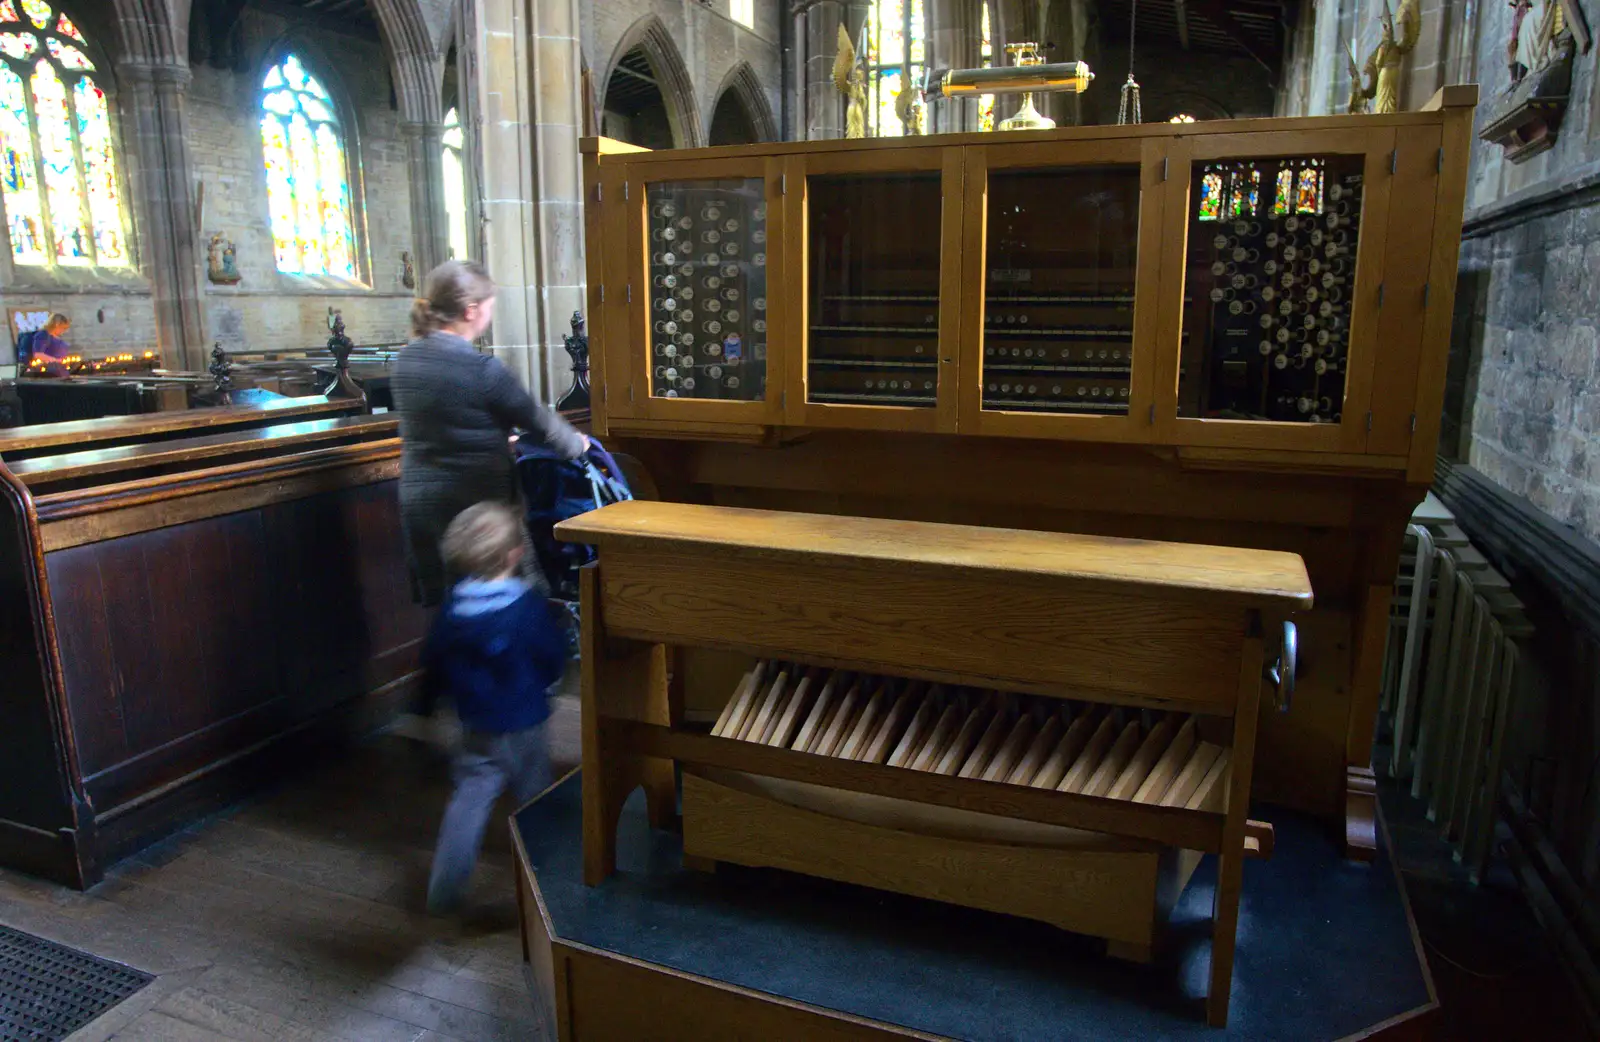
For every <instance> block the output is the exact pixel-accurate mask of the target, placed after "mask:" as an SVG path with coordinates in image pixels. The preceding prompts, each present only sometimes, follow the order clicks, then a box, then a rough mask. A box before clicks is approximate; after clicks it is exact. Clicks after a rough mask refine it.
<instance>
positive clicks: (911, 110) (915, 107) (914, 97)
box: [894, 77, 928, 137]
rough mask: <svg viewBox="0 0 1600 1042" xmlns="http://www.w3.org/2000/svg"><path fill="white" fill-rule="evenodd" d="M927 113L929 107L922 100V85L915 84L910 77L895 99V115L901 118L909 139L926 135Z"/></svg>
mask: <svg viewBox="0 0 1600 1042" xmlns="http://www.w3.org/2000/svg"><path fill="white" fill-rule="evenodd" d="M927 112H928V107H927V105H925V104H924V103H923V100H922V84H920V83H914V82H912V81H911V79H910V78H909V77H908V78H907V79H906V81H905V83H904V84H902V85H901V87H900V93H899V94H896V95H895V97H894V114H895V115H896V116H899V117H900V123H901V125H902V126H904V127H905V128H906V135H907V136H908V137H915V136H916V135H918V134H923V133H926V127H925V126H924V123H925V120H926V117H927Z"/></svg>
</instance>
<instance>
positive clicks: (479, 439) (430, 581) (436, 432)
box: [390, 332, 583, 605]
mask: <svg viewBox="0 0 1600 1042" xmlns="http://www.w3.org/2000/svg"><path fill="white" fill-rule="evenodd" d="M390 387H391V388H392V389H393V392H394V403H395V408H396V409H397V410H398V411H399V413H400V438H401V441H402V445H403V448H402V452H401V461H400V517H401V523H402V524H403V526H404V528H405V536H406V551H407V559H408V562H409V564H410V566H411V580H412V592H413V595H414V596H415V597H416V598H417V599H418V600H419V601H420V602H421V603H423V604H425V605H433V604H437V603H439V601H441V600H442V599H443V598H444V594H445V590H446V589H447V583H448V578H447V576H446V575H445V569H444V562H443V560H441V558H440V556H439V540H440V539H441V538H442V537H443V536H444V530H445V528H446V526H448V525H449V524H450V522H451V520H452V519H454V518H455V516H456V515H457V514H459V513H461V511H463V510H465V509H467V507H469V506H472V505H473V504H474V503H482V502H485V501H488V500H493V501H495V502H501V503H511V504H515V503H516V502H517V485H516V476H515V473H514V471H513V468H512V462H511V453H510V448H509V446H508V445H507V439H508V437H509V436H510V434H511V432H512V431H513V430H519V431H525V432H527V435H528V436H529V437H532V438H533V439H535V440H538V441H542V442H544V443H546V444H548V445H550V446H551V447H553V448H554V449H556V450H557V451H558V452H561V453H563V454H565V455H567V456H569V457H572V458H576V457H578V456H579V455H581V454H582V453H583V435H581V434H579V433H578V432H577V431H576V430H574V429H573V427H572V425H571V424H569V423H567V421H565V420H563V419H562V418H561V417H560V416H558V415H556V413H555V412H554V411H553V410H551V409H548V408H545V407H544V406H542V405H539V404H538V403H537V402H535V401H534V400H533V398H532V397H531V396H530V395H529V394H528V392H527V391H526V390H524V389H523V387H522V385H521V384H520V383H518V382H517V379H516V377H514V376H512V375H511V370H509V369H507V368H506V367H505V365H504V364H503V363H502V362H501V361H500V360H499V359H498V358H495V357H493V356H492V355H486V354H480V353H479V352H478V351H477V350H476V349H475V348H473V346H472V345H471V344H470V343H468V342H467V341H465V340H463V339H462V338H461V337H458V336H455V335H454V334H451V333H442V332H440V333H430V334H428V335H427V336H425V337H422V338H421V339H420V340H413V341H412V342H411V343H409V344H407V345H406V346H405V348H404V349H403V350H401V352H400V360H399V361H398V362H397V363H396V364H395V370H394V375H393V377H392V378H391V379H390Z"/></svg>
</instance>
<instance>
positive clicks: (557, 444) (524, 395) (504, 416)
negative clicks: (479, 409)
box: [484, 356, 589, 459]
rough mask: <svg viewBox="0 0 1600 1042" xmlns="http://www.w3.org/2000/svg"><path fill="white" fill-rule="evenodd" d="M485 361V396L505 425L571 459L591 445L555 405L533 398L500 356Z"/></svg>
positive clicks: (491, 409)
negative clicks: (532, 436)
mask: <svg viewBox="0 0 1600 1042" xmlns="http://www.w3.org/2000/svg"><path fill="white" fill-rule="evenodd" d="M484 362H485V365H484V378H485V384H486V386H485V389H484V391H485V399H486V401H487V404H488V406H489V412H490V413H491V414H492V415H493V416H494V418H495V419H496V420H498V421H499V422H500V423H501V425H502V426H504V427H505V428H506V429H507V430H511V429H519V430H524V431H527V432H528V433H530V434H533V435H534V436H535V437H537V439H538V440H539V441H541V442H543V443H544V444H546V445H549V446H550V447H551V448H553V449H555V450H556V451H557V452H560V453H561V454H562V455H564V456H566V457H568V458H569V459H577V458H578V457H579V456H581V455H583V453H584V450H585V449H587V448H588V447H589V439H588V438H585V437H584V436H583V435H582V434H580V433H579V432H578V431H577V429H576V428H574V427H573V426H572V424H570V423H568V422H567V421H566V420H563V419H562V418H561V417H560V416H559V415H558V414H557V413H556V411H555V410H554V409H547V408H545V407H544V406H542V405H540V404H539V403H538V402H536V401H534V400H533V396H532V395H530V394H529V393H528V392H527V391H526V390H524V389H523V387H522V385H521V384H520V383H518V382H517V378H516V377H514V376H512V375H511V370H509V369H507V368H506V367H505V364H504V363H503V362H501V361H500V359H498V358H494V357H492V356H485V358H484Z"/></svg>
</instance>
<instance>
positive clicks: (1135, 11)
mask: <svg viewBox="0 0 1600 1042" xmlns="http://www.w3.org/2000/svg"><path fill="white" fill-rule="evenodd" d="M1138 29H1139V0H1131V2H1130V3H1129V4H1128V82H1127V83H1124V84H1123V85H1122V100H1121V102H1120V103H1119V104H1118V105H1117V125H1118V126H1126V125H1127V124H1129V123H1143V122H1144V113H1143V112H1142V111H1141V110H1140V107H1139V81H1138V80H1136V79H1134V78H1133V41H1134V36H1135V34H1136V33H1137V32H1138ZM1129 117H1132V118H1129Z"/></svg>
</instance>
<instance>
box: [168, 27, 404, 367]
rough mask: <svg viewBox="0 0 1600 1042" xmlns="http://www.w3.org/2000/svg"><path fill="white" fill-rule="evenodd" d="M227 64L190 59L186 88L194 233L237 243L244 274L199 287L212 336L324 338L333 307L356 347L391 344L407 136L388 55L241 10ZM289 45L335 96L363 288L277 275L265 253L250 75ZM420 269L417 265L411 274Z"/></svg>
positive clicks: (400, 295) (397, 331) (397, 313)
mask: <svg viewBox="0 0 1600 1042" xmlns="http://www.w3.org/2000/svg"><path fill="white" fill-rule="evenodd" d="M240 33H241V35H240V40H241V46H240V53H241V58H240V61H239V63H238V64H237V66H235V68H237V69H242V70H243V71H234V69H227V70H222V69H215V68H212V67H211V66H209V65H197V66H195V67H194V69H193V72H194V82H193V84H192V86H191V87H190V90H189V118H190V124H189V125H190V136H191V151H192V154H193V156H194V167H195V177H196V179H197V180H198V181H199V183H201V184H202V185H204V192H205V205H204V225H203V227H202V228H201V229H200V233H201V238H202V242H205V241H209V239H210V237H211V236H212V235H213V234H215V233H217V232H221V233H222V234H223V235H225V236H226V237H227V238H229V239H231V240H232V241H233V242H234V244H235V246H236V247H237V260H236V262H237V266H238V269H239V272H240V274H241V275H243V279H242V281H241V282H240V283H239V284H238V285H236V286H220V285H210V284H208V285H207V290H206V316H207V324H208V331H209V334H210V337H211V338H212V339H213V340H216V341H218V342H220V343H221V344H222V346H223V347H224V348H225V349H227V350H230V351H243V350H251V351H262V350H284V349H292V348H300V347H307V346H311V345H315V344H320V343H323V342H324V341H326V340H327V337H328V330H327V317H328V308H330V307H333V308H337V309H339V310H341V311H342V312H343V313H344V316H345V324H346V325H347V326H348V328H349V330H350V335H351V337H352V338H353V339H354V340H355V341H356V342H357V343H358V344H377V343H395V342H398V341H402V340H404V339H406V337H407V335H408V333H409V321H408V316H409V313H410V299H411V298H412V296H414V294H413V293H412V291H410V290H408V289H407V288H406V287H405V286H404V285H403V283H402V267H403V266H402V262H401V257H400V254H401V252H402V251H412V247H411V207H410V185H409V182H408V176H407V173H408V171H407V156H406V145H405V142H404V141H403V140H402V138H401V136H400V128H399V118H398V115H397V113H396V111H395V109H394V106H393V104H392V102H391V87H390V81H389V64H388V60H387V58H386V56H385V55H384V52H383V49H382V47H381V46H380V45H379V44H378V43H376V42H375V41H371V40H367V39H362V38H360V37H356V36H349V37H343V36H337V35H333V34H329V33H327V32H326V31H323V30H319V31H318V33H317V34H316V35H315V36H312V35H310V34H300V33H297V32H294V31H293V30H292V27H291V25H290V23H288V22H287V21H285V20H284V19H282V18H280V17H277V16H274V15H268V14H264V13H262V12H259V11H256V10H247V11H246V12H245V14H244V16H243V19H242V22H241V26H240ZM284 48H290V49H293V50H294V51H295V52H296V53H297V54H299V55H300V56H301V60H302V61H304V62H305V63H306V65H307V67H308V68H309V69H310V70H311V71H312V72H313V73H314V74H315V75H316V76H318V77H319V78H320V79H321V80H322V82H323V85H324V86H326V87H327V89H328V90H329V92H330V93H331V94H332V95H333V96H334V98H335V100H336V101H337V102H339V104H340V107H341V113H340V114H341V117H342V120H341V122H342V126H343V129H344V132H345V146H346V149H347V151H348V152H349V154H350V155H351V157H352V158H353V160H355V161H353V162H352V163H351V167H352V171H353V178H352V181H351V191H352V193H353V194H354V195H355V197H356V198H357V199H358V200H361V203H363V204H364V205H361V204H358V206H357V218H358V223H357V228H356V238H357V242H358V246H359V252H360V253H361V255H362V262H361V264H360V265H359V267H360V276H361V280H362V282H363V283H364V284H363V285H350V284H347V283H343V282H341V280H337V279H331V278H314V277H307V276H299V275H284V274H280V273H279V272H278V270H277V266H276V264H275V262H274V257H273V240H272V230H271V227H270V225H269V222H268V208H267V184H266V178H265V176H264V173H263V168H262V153H261V132H260V128H259V124H258V119H259V117H258V115H257V113H258V111H259V105H260V97H261V94H260V81H261V77H262V75H263V74H264V71H265V69H266V68H267V66H268V65H269V64H270V62H271V60H272V59H273V57H275V56H277V55H279V54H281V53H283V49H284ZM422 274H423V273H421V272H418V273H416V275H417V277H418V278H420V277H421V275H422Z"/></svg>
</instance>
